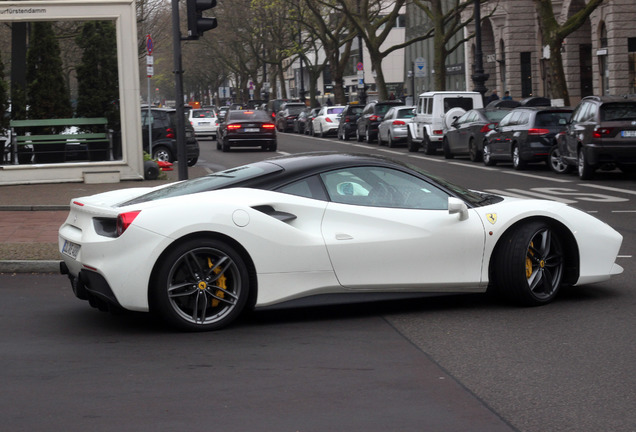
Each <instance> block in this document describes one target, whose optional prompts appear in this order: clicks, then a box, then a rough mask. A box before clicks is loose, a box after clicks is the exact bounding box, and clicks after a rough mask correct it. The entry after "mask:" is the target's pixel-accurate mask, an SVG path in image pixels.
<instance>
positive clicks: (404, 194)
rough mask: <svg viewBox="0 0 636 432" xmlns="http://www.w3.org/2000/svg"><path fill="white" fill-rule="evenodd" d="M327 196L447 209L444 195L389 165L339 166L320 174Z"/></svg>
mask: <svg viewBox="0 0 636 432" xmlns="http://www.w3.org/2000/svg"><path fill="white" fill-rule="evenodd" d="M320 177H321V179H322V181H323V183H324V185H325V189H326V190H327V194H328V196H329V199H330V200H331V201H333V202H336V203H341V204H352V205H361V206H368V207H388V208H404V209H420V210H422V209H426V210H447V209H448V194H446V192H444V191H442V190H441V189H439V188H437V187H435V186H433V185H431V184H430V183H428V182H426V181H424V180H422V179H420V178H418V177H415V176H412V175H410V174H406V173H403V172H402V171H398V170H395V169H391V168H383V167H355V168H343V169H340V170H334V171H330V172H328V173H323V174H321V175H320Z"/></svg>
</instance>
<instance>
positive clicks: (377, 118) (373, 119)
mask: <svg viewBox="0 0 636 432" xmlns="http://www.w3.org/2000/svg"><path fill="white" fill-rule="evenodd" d="M369 120H370V121H380V120H382V117H380V116H379V115H376V114H373V115H372V116H371V117H369Z"/></svg>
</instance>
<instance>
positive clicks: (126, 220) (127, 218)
mask: <svg viewBox="0 0 636 432" xmlns="http://www.w3.org/2000/svg"><path fill="white" fill-rule="evenodd" d="M139 213H141V210H135V211H130V212H126V213H120V214H119V215H117V237H119V236H120V235H122V234H123V233H124V232H125V231H126V230H127V229H128V227H129V226H130V224H131V223H133V221H134V220H135V218H136V217H137V216H138V215H139Z"/></svg>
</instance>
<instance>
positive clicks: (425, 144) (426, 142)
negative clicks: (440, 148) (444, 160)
mask: <svg viewBox="0 0 636 432" xmlns="http://www.w3.org/2000/svg"><path fill="white" fill-rule="evenodd" d="M422 148H423V149H424V153H425V154H427V155H434V154H435V152H436V149H435V148H433V146H432V145H431V140H430V139H429V138H428V135H427V134H424V138H423V139H422Z"/></svg>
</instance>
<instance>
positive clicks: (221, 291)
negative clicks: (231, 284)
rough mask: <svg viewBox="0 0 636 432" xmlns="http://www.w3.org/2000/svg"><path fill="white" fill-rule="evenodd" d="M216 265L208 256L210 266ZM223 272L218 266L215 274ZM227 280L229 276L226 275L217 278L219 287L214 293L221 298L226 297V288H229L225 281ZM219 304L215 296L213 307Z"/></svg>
mask: <svg viewBox="0 0 636 432" xmlns="http://www.w3.org/2000/svg"><path fill="white" fill-rule="evenodd" d="M213 266H214V264H213V263H212V260H211V259H210V258H209V257H208V267H209V268H212V267H213ZM219 273H221V268H216V269H215V270H214V274H219ZM226 281H227V278H226V277H225V275H223V276H221V277H220V278H218V279H217V280H216V287H217V288H219V289H218V290H217V291H216V292H215V293H214V295H216V296H217V297H219V298H225V292H224V290H227V285H226V284H225V282H226ZM218 305H219V300H217V299H215V298H213V299H212V307H217V306H218Z"/></svg>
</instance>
